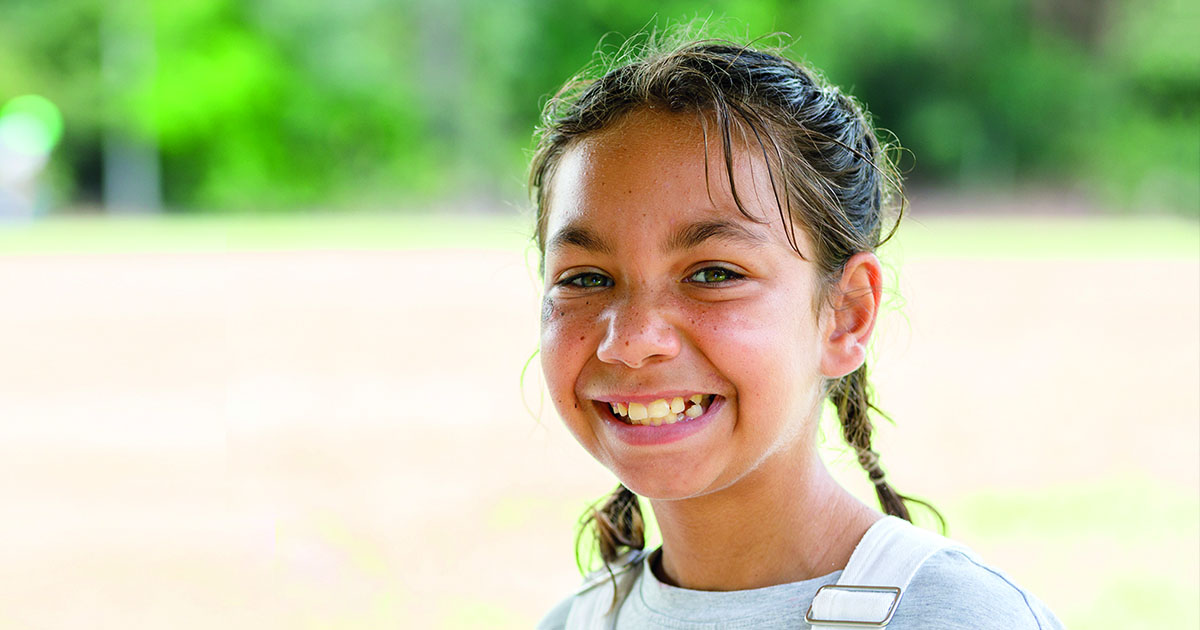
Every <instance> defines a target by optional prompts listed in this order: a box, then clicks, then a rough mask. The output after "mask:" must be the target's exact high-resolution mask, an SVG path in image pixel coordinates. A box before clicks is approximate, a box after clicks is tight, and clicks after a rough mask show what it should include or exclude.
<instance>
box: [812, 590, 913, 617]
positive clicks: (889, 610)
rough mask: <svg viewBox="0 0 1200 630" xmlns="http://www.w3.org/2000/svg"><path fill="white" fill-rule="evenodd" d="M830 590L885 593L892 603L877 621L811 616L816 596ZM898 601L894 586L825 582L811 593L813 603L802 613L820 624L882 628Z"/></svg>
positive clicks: (898, 593) (893, 611) (894, 610)
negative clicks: (890, 597)
mask: <svg viewBox="0 0 1200 630" xmlns="http://www.w3.org/2000/svg"><path fill="white" fill-rule="evenodd" d="M826 589H828V590H830V591H847V592H850V593H886V594H890V595H891V596H892V603H891V605H889V606H888V610H887V614H886V615H885V616H884V617H883V619H880V620H879V621H873V620H869V619H865V620H858V619H854V620H850V619H817V618H816V617H813V607H814V606H816V604H817V598H818V597H820V596H821V592H822V591H824V590H826ZM899 603H900V589H899V588H896V587H895V586H853V585H850V584H826V585H825V586H822V587H821V588H819V589H817V593H816V594H815V595H813V603H812V604H811V605H810V606H809V607H808V612H806V613H804V620H805V621H807V622H808V623H810V624H822V625H827V626H844V627H848V628H882V627H884V626H886V625H888V623H889V622H891V620H892V615H893V614H895V613H896V605H897V604H899Z"/></svg>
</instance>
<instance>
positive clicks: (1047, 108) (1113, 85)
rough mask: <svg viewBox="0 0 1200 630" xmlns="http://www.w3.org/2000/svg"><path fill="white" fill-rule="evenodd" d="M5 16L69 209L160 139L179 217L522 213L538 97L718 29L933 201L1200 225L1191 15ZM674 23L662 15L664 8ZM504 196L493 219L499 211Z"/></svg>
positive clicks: (159, 8) (445, 7) (577, 9)
mask: <svg viewBox="0 0 1200 630" xmlns="http://www.w3.org/2000/svg"><path fill="white" fill-rule="evenodd" d="M698 6H699V5H698V4H697V3H695V2H691V1H689V2H683V1H679V0H666V1H664V2H660V3H657V4H656V5H655V9H654V11H652V10H651V9H648V8H647V7H646V5H645V3H642V2H635V1H633V0H579V1H576V2H566V1H564V0H506V1H504V2H485V1H484V0H459V1H458V2H453V3H452V2H441V1H439V0H399V1H384V0H347V1H345V2H340V3H307V2H295V1H292V0H257V1H256V2H253V3H250V2H238V1H236V0H171V1H167V0H145V1H143V2H138V3H134V2H128V1H126V2H120V1H110V2H101V1H100V0H58V1H56V2H53V3H45V2H40V1H37V0H0V15H2V16H3V17H0V58H3V59H4V60H5V62H4V63H3V64H0V103H2V102H4V101H7V100H8V99H9V98H11V97H14V96H17V95H20V94H26V93H37V94H41V95H43V96H46V97H48V98H50V99H51V100H52V101H54V102H55V103H57V104H58V105H59V107H60V108H61V109H62V111H63V114H64V118H65V121H66V131H65V134H64V137H63V145H62V146H61V148H60V149H59V152H58V154H57V155H56V157H55V160H54V162H53V168H54V169H55V171H54V172H53V173H52V175H53V181H55V182H58V183H59V184H60V185H61V187H62V191H61V193H60V197H61V198H62V200H63V201H65V202H77V201H85V202H86V201H88V200H95V199H98V198H99V196H100V193H99V191H100V187H101V185H102V184H101V182H102V179H103V178H102V176H101V173H102V168H103V141H104V138H105V136H106V134H116V135H120V136H122V137H126V138H132V139H135V140H136V141H138V142H142V143H146V144H149V145H151V146H155V147H157V151H158V153H159V156H160V157H159V159H160V162H161V173H162V178H163V182H162V184H163V191H164V195H165V198H166V202H167V204H168V206H169V207H172V208H198V209H207V210H239V209H247V208H255V209H262V208H295V207H314V206H340V205H360V206H361V205H376V204H385V203H391V202H394V201H395V200H396V199H398V198H412V197H414V196H415V197H426V198H429V197H434V196H439V197H444V198H450V199H454V200H457V201H464V202H471V201H473V200H474V201H480V200H488V199H491V200H494V199H500V198H507V199H511V198H516V197H518V196H519V195H520V194H521V193H520V190H521V186H522V183H523V175H522V169H523V164H524V161H525V159H526V151H527V149H528V147H529V146H530V139H529V138H530V132H531V130H532V128H533V126H534V124H535V122H536V120H537V115H538V108H539V105H540V104H541V103H542V102H544V100H545V98H546V96H547V95H548V94H550V93H552V92H553V91H554V90H555V89H556V88H557V86H558V85H559V84H561V82H562V81H563V80H565V79H566V78H567V77H569V76H571V75H572V74H574V73H575V72H577V71H578V70H579V69H580V68H581V67H582V66H584V65H585V64H586V63H588V62H589V60H591V59H592V58H593V52H594V51H595V49H596V45H597V42H599V41H601V40H602V39H603V41H604V48H606V49H608V50H610V51H611V50H615V48H616V47H618V46H619V45H620V43H621V42H622V41H624V39H625V38H626V37H628V36H630V35H633V34H636V33H638V32H641V31H644V30H646V29H652V28H659V29H661V28H663V27H666V26H669V25H670V24H673V23H678V22H680V21H688V20H691V19H695V18H697V17H698V18H701V19H705V18H708V17H709V16H710V15H716V16H728V18H729V19H728V20H720V19H714V20H713V25H712V31H713V32H714V33H715V34H719V35H727V36H734V37H737V38H742V39H744V38H746V37H754V36H759V35H763V34H767V33H772V32H785V33H787V34H788V35H787V36H786V37H784V38H783V42H784V43H785V44H788V50H789V51H790V53H791V54H792V55H794V56H796V57H801V58H804V59H807V60H808V61H810V62H811V63H812V64H813V65H814V66H816V67H818V68H820V69H821V70H822V71H824V73H825V74H826V75H827V76H828V77H829V79H830V80H831V81H832V82H834V83H835V84H837V85H840V86H843V87H844V88H845V89H846V90H848V91H849V92H851V93H852V94H854V95H855V96H856V97H858V98H859V99H861V100H862V101H864V102H865V103H867V104H868V105H869V106H870V108H871V110H872V112H873V115H874V117H875V120H876V122H877V124H878V125H879V126H881V127H882V128H885V129H887V130H889V131H891V132H894V133H895V134H896V135H897V136H898V137H899V138H900V139H901V141H902V143H903V145H904V146H905V147H906V148H907V149H909V150H910V151H911V154H907V155H910V157H908V158H906V159H905V160H904V164H903V166H904V167H905V168H906V170H908V172H909V178H910V180H912V181H915V182H917V183H919V184H929V185H939V186H949V187H958V188H979V187H985V188H1008V187H1012V186H1018V185H1034V186H1040V187H1052V188H1067V189H1079V190H1083V191H1086V192H1088V194H1090V195H1091V196H1093V197H1095V198H1096V199H1098V200H1100V201H1102V202H1104V203H1105V204H1106V205H1109V206H1112V207H1117V208H1139V209H1141V208H1170V209H1175V210H1177V211H1183V212H1186V213H1188V214H1196V213H1200V105H1198V103H1200V48H1198V47H1196V46H1195V45H1193V44H1188V43H1187V42H1189V41H1192V36H1193V35H1194V33H1195V32H1196V30H1197V26H1200V20H1198V19H1197V18H1198V14H1200V10H1198V9H1197V5H1195V3H1193V2H1188V1H1187V0H1145V1H1141V2H1135V1H1134V0H1058V1H1054V0H976V1H975V2H969V3H967V2H958V1H957V0H893V1H892V2H886V3H880V2H873V1H871V0H838V1H836V2H834V1H829V2H815V1H804V2H795V1H785V0H756V1H749V0H718V1H715V2H709V3H706V4H705V5H704V8H703V11H698ZM656 15H657V17H656ZM493 203H494V202H493Z"/></svg>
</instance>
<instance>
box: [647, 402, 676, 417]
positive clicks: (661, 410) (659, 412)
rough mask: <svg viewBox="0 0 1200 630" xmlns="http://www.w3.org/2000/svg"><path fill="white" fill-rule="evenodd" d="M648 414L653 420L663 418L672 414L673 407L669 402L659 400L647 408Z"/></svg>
mask: <svg viewBox="0 0 1200 630" xmlns="http://www.w3.org/2000/svg"><path fill="white" fill-rule="evenodd" d="M646 413H647V414H649V415H650V417H651V418H661V417H663V416H665V415H667V414H669V413H671V405H670V404H668V403H667V401H665V400H663V399H661V398H659V399H658V400H656V401H654V402H652V403H650V405H649V406H648V407H646Z"/></svg>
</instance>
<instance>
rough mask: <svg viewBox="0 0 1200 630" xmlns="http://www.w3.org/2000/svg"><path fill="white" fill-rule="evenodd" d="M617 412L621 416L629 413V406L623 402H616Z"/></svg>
mask: <svg viewBox="0 0 1200 630" xmlns="http://www.w3.org/2000/svg"><path fill="white" fill-rule="evenodd" d="M617 414H619V415H622V416H627V415H629V407H626V406H625V403H620V402H619V403H617Z"/></svg>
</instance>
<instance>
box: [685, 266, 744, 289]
mask: <svg viewBox="0 0 1200 630" xmlns="http://www.w3.org/2000/svg"><path fill="white" fill-rule="evenodd" d="M745 277H746V276H743V275H742V274H740V273H738V272H736V271H734V270H732V269H729V268H727V267H705V268H703V269H700V270H698V271H697V272H696V273H693V274H692V275H690V276H688V278H687V280H684V282H690V283H692V284H716V285H723V284H727V283H731V282H736V281H738V280H741V279H743V278H745Z"/></svg>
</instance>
